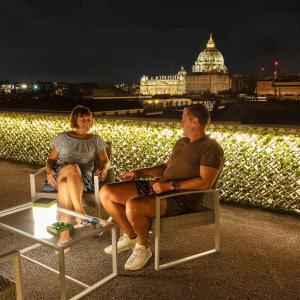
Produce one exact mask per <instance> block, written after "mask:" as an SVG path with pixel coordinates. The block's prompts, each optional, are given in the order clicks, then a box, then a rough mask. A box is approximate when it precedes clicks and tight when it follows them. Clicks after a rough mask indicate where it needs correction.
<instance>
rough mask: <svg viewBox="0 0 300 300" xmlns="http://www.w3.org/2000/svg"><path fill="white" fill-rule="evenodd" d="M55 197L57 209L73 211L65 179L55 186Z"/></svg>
mask: <svg viewBox="0 0 300 300" xmlns="http://www.w3.org/2000/svg"><path fill="white" fill-rule="evenodd" d="M57 196H58V199H57V200H58V206H59V207H61V208H65V209H69V210H74V206H73V202H72V199H71V198H70V195H69V191H68V186H67V180H66V179H62V180H61V181H60V182H59V184H58V185H57Z"/></svg>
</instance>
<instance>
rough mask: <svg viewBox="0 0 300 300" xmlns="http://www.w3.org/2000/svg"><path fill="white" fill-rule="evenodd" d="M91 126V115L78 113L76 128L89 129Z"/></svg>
mask: <svg viewBox="0 0 300 300" xmlns="http://www.w3.org/2000/svg"><path fill="white" fill-rule="evenodd" d="M92 126H93V117H92V115H82V114H79V115H78V118H77V128H78V129H84V130H86V131H89V130H90V129H91V128H92Z"/></svg>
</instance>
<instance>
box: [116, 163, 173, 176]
mask: <svg viewBox="0 0 300 300" xmlns="http://www.w3.org/2000/svg"><path fill="white" fill-rule="evenodd" d="M168 163H169V161H167V162H166V163H165V164H161V165H158V166H154V167H150V168H144V169H137V170H134V171H127V172H125V173H123V174H122V175H120V178H121V179H124V180H132V179H135V178H139V177H161V176H162V175H163V173H164V171H165V169H166V167H167V165H168Z"/></svg>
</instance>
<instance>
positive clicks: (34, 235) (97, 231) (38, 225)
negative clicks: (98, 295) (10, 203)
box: [0, 202, 118, 300]
mask: <svg viewBox="0 0 300 300" xmlns="http://www.w3.org/2000/svg"><path fill="white" fill-rule="evenodd" d="M81 219H84V220H85V221H92V220H93V219H95V218H93V217H90V216H87V215H82V214H78V213H76V212H73V211H70V210H66V209H62V208H57V207H56V204H55V205H52V206H51V207H48V208H45V207H35V206H32V202H29V203H26V204H23V205H19V206H15V207H12V208H9V209H6V210H2V211H0V228H2V229H5V230H8V231H11V232H14V233H18V234H20V235H22V236H26V237H29V238H31V239H32V240H34V241H35V242H37V243H35V244H34V245H32V246H29V247H27V248H25V249H22V250H20V253H21V256H22V257H23V258H25V259H27V260H29V261H31V262H34V263H36V264H38V265H39V266H42V267H44V268H46V269H48V270H50V271H53V272H55V273H57V274H59V280H60V299H62V300H65V299H67V294H66V278H67V279H69V280H71V281H73V282H76V283H77V284H79V285H80V286H82V287H83V288H85V289H84V290H83V291H82V292H81V293H79V294H77V295H76V296H74V297H72V298H71V299H80V298H82V297H83V296H85V295H87V294H88V293H90V292H92V291H94V290H95V289H97V288H98V287H100V286H101V285H103V284H105V283H106V282H108V281H109V280H111V279H113V278H114V277H116V276H117V275H118V268H117V263H118V261H117V240H116V225H115V224H114V223H111V222H107V221H105V220H102V219H97V220H98V221H99V224H97V225H93V224H91V223H88V224H86V225H84V226H78V227H76V226H75V227H74V228H73V229H72V230H71V231H70V235H71V239H70V240H68V241H65V242H61V241H59V236H57V235H53V234H50V233H49V232H48V231H47V226H48V225H50V224H52V223H54V222H57V221H65V222H68V223H70V224H73V225H75V224H78V223H79V224H80V221H81ZM85 223H87V222H85ZM107 230H111V237H112V246H113V247H112V248H113V254H112V273H111V274H110V275H108V276H106V277H105V278H103V279H101V280H100V281H98V282H96V283H95V284H93V285H91V286H90V285H88V284H86V283H83V282H81V281H79V280H77V279H75V278H73V277H71V276H68V275H66V272H65V256H64V249H66V248H69V247H71V246H74V244H76V243H78V242H80V241H82V240H85V239H88V238H91V237H94V236H100V235H102V233H103V232H105V231H107ZM41 245H45V246H47V247H49V248H51V249H53V250H56V251H57V252H58V271H57V270H55V269H53V268H50V267H49V266H47V265H45V264H43V263H41V262H39V261H37V260H34V259H32V258H29V257H27V256H26V255H25V253H26V252H28V251H30V250H32V249H35V248H37V247H39V246H41Z"/></svg>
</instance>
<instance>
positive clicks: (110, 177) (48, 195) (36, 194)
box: [29, 142, 115, 217]
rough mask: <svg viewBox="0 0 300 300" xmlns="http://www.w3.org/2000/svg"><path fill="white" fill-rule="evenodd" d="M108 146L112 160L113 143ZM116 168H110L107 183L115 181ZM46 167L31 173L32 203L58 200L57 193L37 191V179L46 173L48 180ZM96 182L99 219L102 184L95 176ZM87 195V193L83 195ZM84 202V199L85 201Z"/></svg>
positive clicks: (95, 194) (95, 192)
mask: <svg viewBox="0 0 300 300" xmlns="http://www.w3.org/2000/svg"><path fill="white" fill-rule="evenodd" d="M106 143H107V144H108V149H107V152H108V153H107V154H108V157H109V159H110V158H111V142H106ZM114 168H115V167H114V166H110V167H109V169H108V171H107V175H106V178H105V183H106V182H107V183H112V182H114V181H115V173H114ZM46 169H47V168H46V167H43V168H40V169H39V170H37V171H36V172H35V173H31V174H30V175H29V176H30V194H31V201H35V200H37V199H40V198H47V199H56V198H57V192H38V191H37V189H36V177H37V176H38V175H40V174H42V173H45V178H46ZM93 181H94V197H95V205H96V207H97V209H98V212H99V217H100V216H101V205H100V201H99V189H100V184H99V176H94V177H93ZM83 194H87V193H83ZM83 202H84V199H83Z"/></svg>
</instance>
